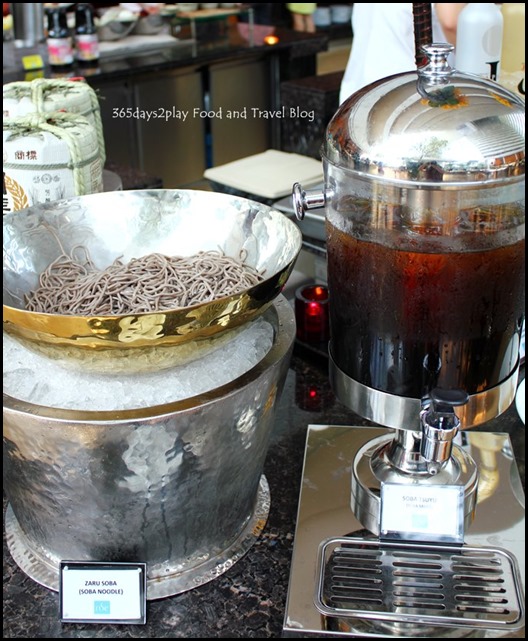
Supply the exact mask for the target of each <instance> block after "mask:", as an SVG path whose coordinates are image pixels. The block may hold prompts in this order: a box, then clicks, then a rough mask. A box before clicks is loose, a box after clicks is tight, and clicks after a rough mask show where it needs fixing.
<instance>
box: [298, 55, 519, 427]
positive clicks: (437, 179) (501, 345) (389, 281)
mask: <svg viewBox="0 0 528 641" xmlns="http://www.w3.org/2000/svg"><path fill="white" fill-rule="evenodd" d="M451 50H452V47H451V46H450V45H442V44H440V45H430V46H427V47H424V51H425V52H426V53H427V55H428V57H429V63H428V64H427V65H426V66H424V67H422V68H420V69H419V70H418V72H417V73H416V72H409V73H404V74H398V75H395V76H391V77H389V78H385V79H383V80H380V81H378V82H375V83H373V84H371V85H369V86H368V87H366V88H364V89H362V90H361V91H359V92H357V93H356V94H354V95H353V96H351V97H350V98H349V99H348V100H347V101H345V102H344V103H343V104H342V105H341V107H340V108H339V110H338V111H337V113H336V114H335V115H334V117H333V119H332V120H331V122H330V123H329V125H328V128H327V132H326V137H325V142H324V146H323V150H322V155H323V165H324V172H325V189H324V193H322V194H321V193H306V192H304V191H303V190H302V188H301V187H300V186H299V185H297V186H296V187H295V189H294V200H295V205H296V209H297V215H298V217H302V216H303V214H304V211H305V210H306V209H309V208H311V207H317V206H319V207H320V206H321V205H322V204H324V206H325V212H326V244H327V255H328V285H329V292H330V334H331V337H330V357H331V358H330V360H331V365H330V377H331V380H332V385H333V387H334V388H335V390H336V393H337V395H338V397H339V398H340V400H341V401H343V402H344V403H345V404H347V405H348V406H349V407H351V408H352V409H354V410H355V411H357V412H358V413H359V414H361V415H363V416H365V417H366V418H368V419H370V420H373V421H375V422H377V423H380V424H382V425H386V426H390V427H396V428H405V429H412V430H414V429H418V428H419V424H418V419H417V417H418V415H419V412H420V409H421V407H422V405H423V404H424V401H425V399H428V398H429V397H430V392H431V390H432V389H434V388H442V389H448V390H453V389H461V390H464V391H465V392H467V394H469V402H468V403H467V404H466V405H464V407H463V408H460V409H461V411H460V417H461V426H462V427H471V426H472V425H477V424H479V423H482V422H484V421H487V420H489V419H491V418H493V417H494V416H496V415H498V414H499V413H501V412H502V411H504V410H505V409H506V408H507V407H508V406H509V405H510V404H511V402H512V401H513V398H514V393H515V389H516V382H517V373H518V367H519V344H520V335H521V326H522V322H523V319H524V283H525V276H524V272H525V258H524V256H525V238H524V160H525V153H524V141H525V138H524V103H523V102H522V100H521V99H520V98H519V97H518V96H516V95H515V94H513V93H510V92H509V91H507V90H505V89H504V88H503V87H501V86H500V85H498V84H496V83H493V82H489V81H483V80H481V79H480V78H478V77H476V76H471V75H466V74H460V73H457V72H455V71H454V70H453V69H452V68H450V67H449V66H448V64H447V57H448V55H449V53H450V51H451Z"/></svg>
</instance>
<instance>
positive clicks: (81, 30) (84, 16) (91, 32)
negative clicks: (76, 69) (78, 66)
mask: <svg viewBox="0 0 528 641" xmlns="http://www.w3.org/2000/svg"><path fill="white" fill-rule="evenodd" d="M75 54H76V58H77V60H78V61H79V62H80V63H85V64H93V63H95V62H97V61H98V60H99V38H98V37H97V27H96V26H95V19H94V9H93V6H92V5H91V4H89V3H86V2H80V3H78V4H77V7H76V9H75Z"/></svg>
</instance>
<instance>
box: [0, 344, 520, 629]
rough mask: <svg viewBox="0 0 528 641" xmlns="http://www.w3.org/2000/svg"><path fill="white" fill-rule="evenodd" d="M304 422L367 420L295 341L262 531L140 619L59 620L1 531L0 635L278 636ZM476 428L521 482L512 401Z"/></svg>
mask: <svg viewBox="0 0 528 641" xmlns="http://www.w3.org/2000/svg"><path fill="white" fill-rule="evenodd" d="M522 375H524V368H523V372H522ZM309 424H328V425H369V424H370V423H369V422H368V421H365V420H363V419H360V418H359V417H357V416H356V415H354V414H353V413H352V412H351V411H350V410H348V409H346V408H345V407H344V406H343V405H341V404H340V403H339V402H338V401H337V400H336V399H335V398H334V396H333V394H332V392H331V391H330V388H329V384H328V376H327V363H326V359H325V358H324V357H321V356H319V355H318V354H316V353H315V352H312V350H306V349H305V348H303V347H301V346H299V345H298V346H296V348H295V351H294V355H293V358H292V361H291V365H290V369H289V371H288V376H287V378H286V382H285V386H284V390H283V392H282V396H281V399H280V402H279V405H278V408H277V414H276V420H275V429H274V433H273V437H272V442H271V445H270V449H269V452H268V456H267V461H266V465H265V470H264V471H265V475H266V478H267V480H268V483H269V485H270V492H271V509H270V513H269V516H268V520H267V523H266V526H265V528H264V530H263V532H262V534H261V536H260V538H259V539H258V540H257V542H256V543H255V544H254V545H253V547H252V548H251V549H250V550H249V552H248V553H247V554H246V555H245V556H244V557H243V558H242V559H241V560H240V561H238V562H237V563H236V564H235V565H234V566H233V567H232V568H231V569H230V570H228V571H227V572H226V573H224V574H222V575H221V576H220V577H218V578H217V579H215V580H214V581H212V582H210V583H207V584H205V585H202V586H201V587H199V588H196V589H194V590H191V591H189V592H186V593H183V594H180V595H177V596H173V597H170V598H165V599H161V600H157V601H148V602H147V622H146V624H145V625H137V626H134V625H108V624H100V625H99V624H95V625H94V624H62V623H61V622H60V620H59V614H58V612H59V598H58V594H57V593H55V592H51V591H49V590H48V589H46V588H43V587H41V586H40V585H38V584H37V583H35V582H34V581H33V580H32V579H30V578H29V577H28V576H27V575H26V574H24V573H23V572H22V571H21V570H20V569H19V568H18V566H17V565H16V564H15V563H14V562H13V560H12V558H11V556H10V553H9V551H8V549H7V546H6V541H5V533H4V601H3V608H4V609H3V615H4V618H3V621H4V626H3V632H4V638H16V637H19V638H73V637H79V638H120V637H143V638H162V637H172V638H244V639H248V638H257V639H258V638H260V639H262V638H280V637H281V636H282V625H283V619H284V613H285V604H286V597H287V593H288V581H289V571H290V560H291V554H292V550H293V540H294V533H295V521H296V512H297V503H298V495H299V485H300V480H301V474H302V463H303V454H304V446H305V436H306V430H307V427H308V425H309ZM479 430H485V431H494V432H507V433H509V434H510V437H511V440H512V445H513V450H514V452H515V454H516V460H517V465H518V467H519V471H520V475H521V479H522V482H523V486H524V473H525V468H524V466H525V430H524V425H523V423H522V421H521V420H520V418H519V416H518V414H517V411H516V409H515V406H514V405H512V406H511V407H510V408H509V409H508V410H507V411H506V412H505V413H504V414H503V415H502V416H500V417H499V418H497V419H495V420H493V421H490V422H489V423H487V424H486V425H485V426H483V427H481V428H479ZM4 510H5V501H4ZM520 562H521V563H522V562H523V560H521V561H520Z"/></svg>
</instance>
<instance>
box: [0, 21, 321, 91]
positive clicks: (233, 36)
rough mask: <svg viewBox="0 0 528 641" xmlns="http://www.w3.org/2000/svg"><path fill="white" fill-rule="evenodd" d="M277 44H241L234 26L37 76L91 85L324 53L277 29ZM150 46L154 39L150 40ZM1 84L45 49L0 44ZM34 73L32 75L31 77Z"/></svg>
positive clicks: (315, 38) (315, 41)
mask: <svg viewBox="0 0 528 641" xmlns="http://www.w3.org/2000/svg"><path fill="white" fill-rule="evenodd" d="M274 34H275V35H276V36H277V38H278V41H277V43H276V44H273V45H267V44H265V43H263V42H262V41H259V40H258V39H256V40H254V42H253V43H251V42H250V41H248V40H246V39H244V38H243V37H242V35H241V34H240V32H239V31H238V29H237V25H230V26H229V28H228V29H227V30H226V31H225V33H223V34H222V37H214V38H203V39H201V38H196V40H192V39H174V42H173V43H172V44H167V41H166V39H164V40H163V41H161V40H160V43H159V47H155V46H154V44H153V46H152V47H151V48H148V49H146V50H144V51H140V50H138V51H128V52H126V53H124V54H122V55H119V56H117V55H116V56H111V57H107V58H104V57H102V58H101V59H100V60H99V62H98V64H96V65H93V66H82V65H78V64H74V65H72V66H71V67H68V68H65V69H51V68H50V67H49V66H47V64H46V66H45V67H44V69H43V70H42V72H40V73H41V74H42V76H43V77H46V78H54V77H59V78H64V77H75V76H84V77H85V78H86V79H87V81H89V82H91V83H93V84H97V81H98V80H112V79H117V78H123V77H129V76H133V75H137V74H145V73H146V74H151V73H156V72H158V71H163V70H168V69H177V68H180V67H187V66H200V65H202V64H208V63H211V62H215V61H227V60H233V59H237V58H238V59H245V58H247V56H248V55H253V54H254V55H263V56H267V55H272V54H278V53H281V54H284V55H285V56H286V57H287V58H288V60H290V61H294V60H295V59H296V58H302V57H303V56H314V55H315V54H316V53H318V52H319V51H324V50H326V49H327V46H328V35H326V34H325V33H315V34H312V33H299V32H296V31H292V30H290V29H286V28H284V27H277V28H276V29H275V31H274ZM150 37H151V38H152V40H153V43H155V42H156V40H155V39H156V36H150ZM3 49H4V56H3V57H4V66H3V84H6V83H8V82H15V81H19V80H27V79H28V77H27V74H26V72H24V70H23V68H22V63H21V59H22V56H24V55H29V54H32V53H38V54H40V55H41V56H42V59H43V60H44V61H46V60H47V51H46V45H45V44H42V45H40V46H39V47H36V48H35V49H34V50H33V49H32V50H24V49H15V48H14V46H13V43H12V42H4V46H3ZM34 73H37V74H38V73H39V72H32V74H31V75H33V74H34Z"/></svg>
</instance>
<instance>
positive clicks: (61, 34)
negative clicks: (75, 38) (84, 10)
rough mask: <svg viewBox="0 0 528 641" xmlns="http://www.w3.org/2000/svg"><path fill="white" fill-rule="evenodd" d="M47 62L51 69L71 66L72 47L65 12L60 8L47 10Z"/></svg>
mask: <svg viewBox="0 0 528 641" xmlns="http://www.w3.org/2000/svg"><path fill="white" fill-rule="evenodd" d="M47 17H48V33H47V39H46V44H47V47H48V61H49V64H50V66H51V67H68V66H69V65H71V64H73V45H72V39H71V36H70V30H69V29H68V21H67V17H66V11H65V9H63V8H60V7H52V8H49V9H47Z"/></svg>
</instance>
